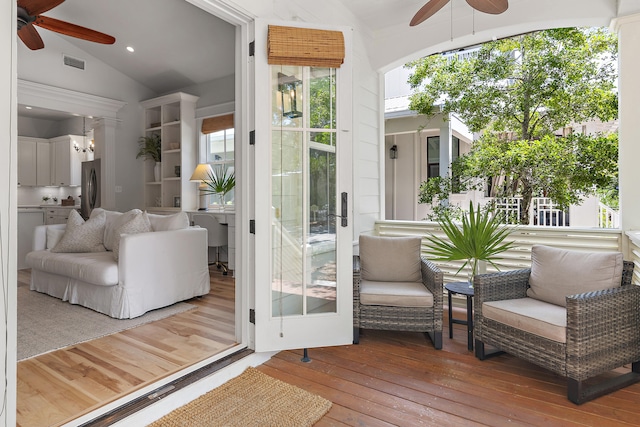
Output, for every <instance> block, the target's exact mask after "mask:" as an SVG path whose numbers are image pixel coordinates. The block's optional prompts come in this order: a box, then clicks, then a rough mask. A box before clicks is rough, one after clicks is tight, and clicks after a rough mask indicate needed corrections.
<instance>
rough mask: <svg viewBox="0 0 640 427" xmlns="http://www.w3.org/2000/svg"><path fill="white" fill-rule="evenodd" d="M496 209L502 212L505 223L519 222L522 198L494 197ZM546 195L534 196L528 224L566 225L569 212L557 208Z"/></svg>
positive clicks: (568, 223) (567, 224)
mask: <svg viewBox="0 0 640 427" xmlns="http://www.w3.org/2000/svg"><path fill="white" fill-rule="evenodd" d="M494 202H495V205H496V209H497V210H498V211H499V212H501V213H503V214H504V218H505V222H506V223H507V224H519V223H520V219H521V217H522V198H520V197H506V198H495V199H494ZM557 206H558V205H556V204H555V203H553V200H551V199H550V198H548V197H534V198H533V199H531V206H529V225H544V226H551V227H568V226H569V225H570V222H569V212H568V211H563V210H561V209H558V207H557Z"/></svg>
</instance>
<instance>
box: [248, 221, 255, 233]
mask: <svg viewBox="0 0 640 427" xmlns="http://www.w3.org/2000/svg"><path fill="white" fill-rule="evenodd" d="M249 233H251V234H256V220H255V219H250V220H249Z"/></svg>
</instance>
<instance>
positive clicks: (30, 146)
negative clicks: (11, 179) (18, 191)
mask: <svg viewBox="0 0 640 427" xmlns="http://www.w3.org/2000/svg"><path fill="white" fill-rule="evenodd" d="M36 150H37V141H36V140H35V139H34V138H22V137H20V138H18V185H37V176H36V171H37V158H36V154H37V151H36Z"/></svg>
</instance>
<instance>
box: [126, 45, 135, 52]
mask: <svg viewBox="0 0 640 427" xmlns="http://www.w3.org/2000/svg"><path fill="white" fill-rule="evenodd" d="M127 50H128V51H129V52H134V51H135V49H134V48H133V47H132V46H127Z"/></svg>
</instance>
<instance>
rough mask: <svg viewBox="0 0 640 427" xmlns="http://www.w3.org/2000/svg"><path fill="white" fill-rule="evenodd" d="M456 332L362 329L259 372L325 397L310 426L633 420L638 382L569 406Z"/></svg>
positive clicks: (549, 377)
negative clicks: (470, 346) (438, 344)
mask: <svg viewBox="0 0 640 427" xmlns="http://www.w3.org/2000/svg"><path fill="white" fill-rule="evenodd" d="M446 316H447V314H446V310H445V319H446ZM445 328H446V321H445ZM465 328H466V327H465V326H462V325H454V339H453V340H450V339H449V338H448V337H449V335H448V329H445V333H444V339H443V341H444V348H443V349H442V350H440V351H437V350H434V348H433V346H432V345H431V342H430V341H427V339H425V338H424V337H423V336H422V335H421V334H415V333H397V332H384V331H364V332H363V333H362V335H361V337H360V344H359V345H351V346H342V347H326V348H319V349H309V356H310V358H311V359H312V361H311V362H310V363H303V362H301V361H300V358H301V356H302V351H285V352H281V353H279V354H277V355H276V356H275V357H273V358H272V359H271V360H269V361H268V362H267V363H266V364H264V365H262V366H260V367H259V369H260V370H261V371H262V372H264V373H266V374H268V375H271V376H273V377H276V378H279V379H281V380H283V381H286V382H288V383H290V384H293V385H296V386H299V387H301V388H303V389H305V390H308V391H310V392H313V393H316V394H319V395H320V396H323V397H325V398H326V399H328V400H330V401H332V402H333V407H332V408H331V410H330V411H329V413H328V414H327V415H325V416H324V417H323V418H322V419H321V420H320V421H319V422H318V423H317V424H316V426H317V427H323V426H343V425H350V426H391V425H393V426H412V427H413V426H479V425H485V426H507V425H509V426H638V425H640V383H639V384H634V385H632V386H630V387H627V388H626V389H623V390H619V391H617V392H615V393H613V394H610V395H607V396H603V397H601V398H598V399H596V400H594V401H592V402H588V403H585V404H583V405H580V406H576V405H574V404H573V403H571V402H569V401H568V400H567V398H566V383H565V380H564V379H563V378H561V377H559V376H557V375H555V374H553V373H551V372H549V371H546V370H544V369H541V368H538V367H536V366H534V365H532V364H529V363H527V362H524V361H522V360H519V359H517V358H515V357H513V356H510V355H501V356H497V357H495V358H492V359H489V360H485V361H479V360H478V359H476V358H475V357H474V356H473V353H472V352H470V351H468V350H467V342H466V329H465Z"/></svg>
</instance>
